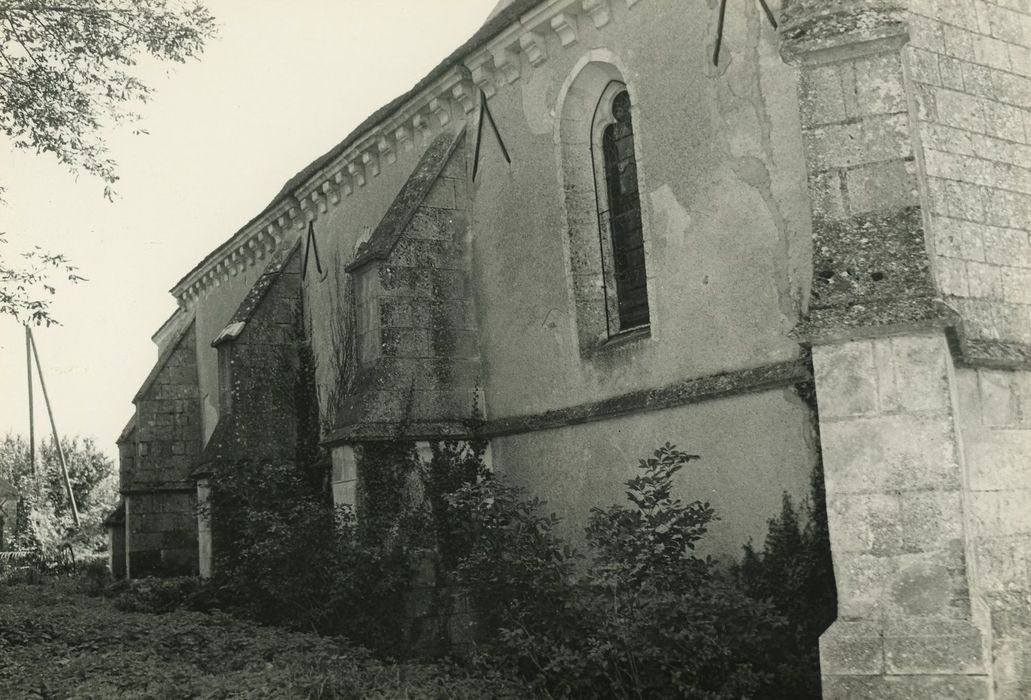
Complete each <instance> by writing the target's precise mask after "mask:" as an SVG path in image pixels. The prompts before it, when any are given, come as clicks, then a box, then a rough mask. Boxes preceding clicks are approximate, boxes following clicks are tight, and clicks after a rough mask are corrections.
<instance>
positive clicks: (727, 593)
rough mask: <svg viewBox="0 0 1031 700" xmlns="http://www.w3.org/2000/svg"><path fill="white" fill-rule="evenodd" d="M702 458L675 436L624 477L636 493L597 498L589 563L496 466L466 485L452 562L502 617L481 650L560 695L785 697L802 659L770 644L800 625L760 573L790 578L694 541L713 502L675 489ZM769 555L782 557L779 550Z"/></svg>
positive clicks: (490, 615) (454, 499)
mask: <svg viewBox="0 0 1031 700" xmlns="http://www.w3.org/2000/svg"><path fill="white" fill-rule="evenodd" d="M694 459H696V457H695V456H694V455H689V454H687V453H685V452H682V451H680V450H677V449H676V448H675V447H674V446H673V445H669V444H667V445H665V446H663V447H661V448H660V449H658V450H657V451H656V452H655V453H654V455H653V457H651V458H649V459H647V460H642V461H641V463H640V471H639V473H638V475H637V476H635V477H634V478H632V479H630V480H628V481H627V482H626V484H627V499H628V501H629V502H630V506H629V507H628V506H624V505H617V506H612V507H610V508H607V509H600V508H595V509H594V510H592V513H591V518H590V521H589V524H588V526H587V532H586V534H587V542H588V545H589V548H590V555H591V556H590V557H589V558H587V559H586V560H585V562H584V566H581V567H578V566H577V564H578V560H579V559H581V557H580V555H578V554H577V553H576V552H574V551H572V550H571V549H570V548H569V547H568V546H567V545H565V544H564V543H563V542H562V541H561V540H560V539H559V538H558V537H557V536H556V535H555V527H556V525H557V524H558V520H557V519H556V518H555V516H548V515H543V514H542V509H543V506H544V502H543V501H540V500H539V499H535V498H528V497H527V496H526V495H525V494H524V493H523V492H522V491H521V490H519V489H517V488H515V487H512V486H510V485H508V484H505V483H504V482H503V481H501V480H499V479H495V478H490V477H487V478H484V479H482V480H481V481H480V482H478V483H476V484H471V485H466V486H464V487H462V488H460V489H459V490H458V491H456V492H455V494H453V495H452V496H451V497H450V499H449V503H450V504H451V506H452V507H453V508H454V509H455V511H456V513H460V514H461V515H462V518H461V519H460V520H461V521H462V522H463V523H464V524H463V525H461V526H460V527H457V528H456V529H455V532H454V533H453V537H454V539H455V540H456V542H457V543H458V544H459V548H460V549H462V550H463V551H464V555H463V556H461V558H460V559H459V561H458V564H457V566H456V568H455V575H456V576H457V578H458V580H459V581H460V582H461V583H462V584H463V585H465V586H468V587H469V589H470V590H471V592H472V595H473V598H474V600H475V601H476V603H477V605H478V606H479V609H480V611H481V612H482V613H483V615H484V618H485V621H487V622H488V623H489V624H491V625H493V627H494V629H495V630H496V634H495V636H494V638H493V639H492V640H491V641H490V642H489V643H488V644H487V645H485V647H484V655H483V656H482V657H481V658H480V659H479V663H480V664H483V665H489V666H494V667H498V666H500V667H503V668H509V669H512V670H514V671H515V672H516V673H517V674H518V675H519V676H521V677H522V678H523V679H524V680H526V681H527V682H529V683H530V684H531V685H532V686H533V687H534V688H535V689H536V690H537V691H538V692H540V693H543V694H546V695H549V696H554V697H635V698H640V697H645V698H650V697H690V698H705V699H711V700H717V699H721V698H727V699H728V700H729V699H731V698H733V699H735V700H736V699H739V698H748V697H757V698H758V697H761V698H773V697H789V696H788V695H780V694H778V693H780V692H781V691H780V690H779V688H780V687H781V686H782V685H787V684H789V683H792V682H794V681H795V680H796V679H794V678H784V677H783V676H781V677H779V676H778V674H783V673H784V672H787V671H791V670H792V669H790V668H788V667H787V666H785V665H784V664H783V663H777V662H771V661H768V659H769V656H768V655H769V652H770V649H772V648H775V647H776V646H777V645H778V644H781V643H782V642H783V640H785V639H794V636H793V635H794V630H795V629H796V626H793V625H792V624H791V623H789V621H788V619H787V618H786V616H785V614H783V612H782V611H779V610H778V608H777V607H776V601H777V600H779V598H778V597H777V595H774V594H773V593H771V592H770V591H769V590H761V589H760V588H758V587H756V586H758V583H759V582H760V581H765V582H766V585H768V586H769V587H770V588H771V589H777V590H778V591H780V589H779V585H780V584H779V583H777V582H776V581H769V580H768V575H767V572H766V570H762V571H760V570H759V569H757V568H755V567H752V568H751V569H749V570H748V571H749V576H751V578H749V579H748V580H749V581H750V582H751V583H754V584H755V586H751V584H750V585H744V584H743V583H742V581H743V575H742V574H740V572H739V571H737V570H733V571H726V570H723V569H721V568H719V567H718V566H717V562H716V561H714V560H712V559H711V558H701V557H699V556H697V555H696V554H695V546H696V544H697V543H698V541H699V540H700V539H702V537H704V535H705V533H706V531H707V528H708V526H709V524H710V523H711V522H712V521H713V520H714V519H715V517H716V515H715V513H714V511H713V509H712V508H711V507H710V505H709V504H708V503H704V502H701V501H693V502H691V503H683V502H682V501H680V500H678V499H676V498H674V497H673V495H672V487H673V479H674V476H675V475H676V474H677V473H678V472H679V471H680V470H681V469H683V468H684V467H685V466H686V465H687V464H689V463H690V462H691V461H692V460H694ZM772 539H773V541H776V539H777V538H776V537H775V536H774V537H773V538H772ZM768 546H774V545H768ZM778 551H779V550H778ZM768 558H769V567H770V568H771V569H772V567H774V565H775V562H776V561H778V560H779V559H780V556H779V555H771V556H769V557H768ZM764 561H765V559H764ZM788 612H791V613H793V614H801V611H800V610H798V609H797V604H796V608H795V609H793V610H791V611H788ZM805 639H806V640H807V643H810V650H811V648H812V644H811V642H812V639H810V638H808V637H806V638H805ZM795 648H798V647H795ZM817 682H818V680H817ZM798 687H800V688H804V687H806V686H805V685H800V686H798ZM790 697H805V696H804V695H791V696H790Z"/></svg>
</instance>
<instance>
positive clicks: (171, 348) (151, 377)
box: [133, 318, 197, 403]
mask: <svg viewBox="0 0 1031 700" xmlns="http://www.w3.org/2000/svg"><path fill="white" fill-rule="evenodd" d="M196 322H197V320H196V319H195V318H191V319H190V322H189V323H187V324H186V325H185V326H183V327H182V328H180V329H179V331H178V332H176V334H175V336H174V337H173V338H172V342H170V343H169V344H168V347H167V348H165V351H164V352H162V353H161V354H160V355H158V361H157V364H155V365H154V369H152V370H150V374H148V375H147V378H146V379H145V380H143V386H141V387H140V390H139V391H137V392H136V396H134V397H133V403H136V402H137V401H139V400H140V399H142V398H143V396H144V395H145V394H146V393H147V392H148V391H150V388H151V387H152V386H154V382H156V381H157V378H158V375H160V374H161V370H163V369H164V368H165V365H167V364H168V360H169V359H170V358H171V357H172V355H173V354H174V353H175V351H176V349H177V348H178V347H179V344H180V343H182V342H183V338H185V337H186V335H187V333H189V332H190V329H191V328H193V324H194V323H196Z"/></svg>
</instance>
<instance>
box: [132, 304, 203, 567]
mask: <svg viewBox="0 0 1031 700" xmlns="http://www.w3.org/2000/svg"><path fill="white" fill-rule="evenodd" d="M195 343H196V337H195V328H194V326H193V324H191V325H190V326H189V328H188V329H187V330H186V331H185V332H184V333H183V334H182V335H181V337H180V338H179V339H178V341H177V342H176V343H175V344H174V345H173V346H172V347H171V348H170V350H168V351H167V354H164V355H163V356H162V357H161V359H159V367H158V368H156V369H155V372H156V373H155V374H152V376H151V377H149V378H148V380H147V383H146V384H145V385H144V388H143V389H142V390H141V391H140V393H139V394H138V395H137V396H136V400H135V403H136V443H135V444H136V457H135V462H134V470H133V472H132V476H131V478H130V479H128V480H125V479H123V481H122V483H121V489H122V493H123V494H124V495H126V496H127V498H126V528H127V548H128V552H129V555H128V557H129V562H128V563H129V576H130V577H132V578H138V577H140V576H145V575H152V574H187V573H192V572H194V571H195V570H196V567H197V523H196V513H195V510H196V508H195V505H196V496H195V494H194V485H193V481H192V479H191V477H190V471H191V469H192V468H193V466H194V465H195V464H196V461H197V458H198V456H199V454H200V447H201V444H200V440H201V436H200V399H199V393H198V383H197V363H196V355H195V351H194V348H195Z"/></svg>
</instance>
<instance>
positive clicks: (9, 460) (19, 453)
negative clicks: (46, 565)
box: [0, 435, 118, 553]
mask: <svg viewBox="0 0 1031 700" xmlns="http://www.w3.org/2000/svg"><path fill="white" fill-rule="evenodd" d="M61 448H62V450H63V451H64V456H65V461H66V463H67V465H68V479H69V481H70V482H71V485H72V493H74V494H75V501H76V503H77V505H78V508H79V515H80V521H81V527H80V528H79V529H78V530H77V531H76V530H75V529H74V527H73V521H72V514H71V508H70V505H69V503H68V495H67V493H66V491H65V486H64V477H63V476H62V475H61V463H60V460H59V459H58V455H57V449H56V446H55V444H54V441H53V439H48V440H44V441H43V442H42V443H41V444H40V445H38V446H37V451H36V471H35V473H33V472H32V469H31V467H30V464H29V444H28V441H27V440H25V439H24V438H23V437H21V436H13V435H7V436H6V437H5V438H4V439H3V441H2V442H0V479H6V480H7V481H9V482H11V483H12V484H13V485H14V486H15V488H17V489H18V490H19V491H20V492H21V493H22V494H23V496H24V501H23V503H22V506H21V508H20V510H21V513H22V516H21V518H20V521H21V522H19V523H18V531H17V532H16V533H15V534H16V538H17V540H16V544H17V545H18V546H19V547H22V548H26V549H31V548H43V549H51V548H55V547H58V546H60V545H62V544H65V543H68V544H70V545H72V546H73V548H74V549H76V550H78V551H79V552H82V553H87V552H96V551H101V550H103V548H104V547H105V546H106V542H105V533H104V524H103V523H104V518H105V517H106V516H107V514H108V513H109V512H110V511H111V510H112V509H113V508H114V507H115V505H116V503H117V501H118V483H117V478H118V476H117V473H116V471H115V467H114V462H113V461H112V460H111V458H110V457H108V456H107V455H105V454H104V453H103V452H101V451H100V450H98V449H97V446H96V444H95V443H94V442H93V440H91V439H90V438H79V437H75V438H62V440H61Z"/></svg>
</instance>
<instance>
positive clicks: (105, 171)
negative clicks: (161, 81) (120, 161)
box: [0, 0, 215, 194]
mask: <svg viewBox="0 0 1031 700" xmlns="http://www.w3.org/2000/svg"><path fill="white" fill-rule="evenodd" d="M214 31H215V24H214V19H213V18H212V16H211V15H210V14H209V13H208V11H207V9H205V8H204V6H203V5H201V4H200V3H199V2H183V1H181V0H0V129H2V130H3V132H4V133H5V134H6V135H7V136H8V137H9V139H10V140H11V143H12V144H13V145H14V147H15V148H19V149H25V150H31V151H35V152H37V153H50V154H53V155H54V156H56V157H57V159H58V160H59V161H60V162H61V163H63V164H64V165H66V166H68V167H69V168H71V170H72V171H73V172H79V171H84V172H87V173H90V174H93V175H97V176H99V177H100V178H102V179H103V180H104V181H105V182H106V183H107V186H108V187H110V185H111V184H112V183H114V182H115V181H116V180H117V179H118V178H117V175H116V166H115V162H114V161H113V160H111V158H110V157H109V156H108V152H107V147H106V145H105V142H104V139H103V137H102V136H101V131H102V129H103V128H104V127H105V126H107V125H109V124H111V123H116V122H120V121H124V120H126V119H133V118H135V117H136V114H135V113H134V112H133V111H132V109H131V105H132V104H133V103H141V102H145V101H146V100H147V98H148V97H149V96H150V94H151V91H152V88H150V87H149V86H147V85H146V84H144V83H143V82H141V81H140V80H139V78H137V77H136V76H134V75H133V72H132V68H133V66H135V65H136V63H137V61H138V60H139V59H140V57H141V56H152V57H154V58H156V59H158V60H165V61H176V62H180V63H182V62H184V61H186V59H188V58H193V57H196V56H198V55H199V54H200V52H201V51H202V50H203V48H204V42H205V41H206V40H207V39H209V38H211V37H212V36H213V35H214ZM106 192H107V193H108V194H110V190H109V189H108V190H106Z"/></svg>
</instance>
